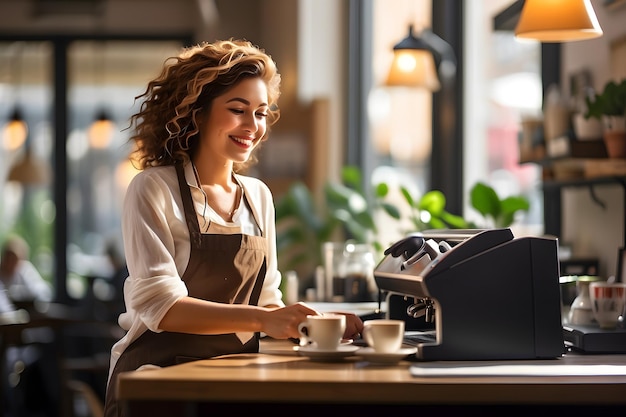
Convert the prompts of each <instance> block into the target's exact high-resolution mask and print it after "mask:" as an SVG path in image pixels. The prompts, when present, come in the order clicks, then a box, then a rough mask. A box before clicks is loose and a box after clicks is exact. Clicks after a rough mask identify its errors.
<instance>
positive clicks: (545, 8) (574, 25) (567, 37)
mask: <svg viewBox="0 0 626 417" xmlns="http://www.w3.org/2000/svg"><path fill="white" fill-rule="evenodd" d="M515 36H516V37H517V38H521V39H534V40H538V41H541V42H569V41H577V40H584V39H592V38H597V37H599V36H602V28H600V24H599V23H598V18H597V17H596V13H595V11H594V10H593V6H592V5H591V1H590V0H526V1H525V3H524V7H523V9H522V13H521V16H520V20H519V22H518V24H517V27H516V28H515Z"/></svg>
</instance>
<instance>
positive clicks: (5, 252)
mask: <svg viewBox="0 0 626 417" xmlns="http://www.w3.org/2000/svg"><path fill="white" fill-rule="evenodd" d="M0 256H1V257H0V281H2V284H3V285H4V288H5V289H6V290H7V294H8V296H9V298H10V299H11V300H12V301H13V302H32V301H51V300H52V287H51V286H50V284H49V283H48V282H47V281H46V280H45V279H43V277H42V276H41V274H40V273H39V271H37V268H35V266H34V265H33V264H32V263H31V262H30V260H29V256H30V248H29V246H28V243H26V241H25V240H24V239H22V238H21V237H19V236H17V235H12V236H9V237H8V238H7V239H6V240H5V242H4V244H3V245H2V253H1V254H0Z"/></svg>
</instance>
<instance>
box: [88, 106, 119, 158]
mask: <svg viewBox="0 0 626 417" xmlns="http://www.w3.org/2000/svg"><path fill="white" fill-rule="evenodd" d="M114 127H115V124H114V123H113V121H112V120H111V118H110V117H109V116H108V115H107V113H106V112H105V111H104V110H103V111H101V112H100V113H98V116H97V117H96V119H95V120H94V122H93V123H92V124H91V126H90V127H89V144H90V145H91V146H92V147H93V148H96V149H106V148H107V147H108V146H109V144H110V143H111V138H112V137H113V128H114Z"/></svg>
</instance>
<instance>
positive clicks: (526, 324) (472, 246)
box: [374, 228, 565, 361]
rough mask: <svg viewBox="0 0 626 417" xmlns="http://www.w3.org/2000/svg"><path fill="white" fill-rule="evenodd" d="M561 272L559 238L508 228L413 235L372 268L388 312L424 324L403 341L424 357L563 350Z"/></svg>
mask: <svg viewBox="0 0 626 417" xmlns="http://www.w3.org/2000/svg"><path fill="white" fill-rule="evenodd" d="M559 275H560V274H559V262H558V241H557V239H556V238H544V237H541V238H539V237H520V238H515V237H514V236H513V233H512V231H511V230H510V229H508V228H504V229H463V230H454V229H449V230H448V229H445V230H430V231H424V232H421V233H415V234H412V235H410V236H407V237H406V238H403V239H401V240H400V241H398V242H396V243H395V244H393V245H392V246H391V247H389V248H388V249H387V250H386V251H385V257H384V258H383V260H382V261H381V262H380V263H379V264H378V266H377V267H376V268H375V270H374V278H375V281H376V284H377V285H378V288H379V290H380V291H381V292H382V294H384V296H385V298H386V301H387V310H388V311H387V318H392V319H403V320H405V321H407V324H409V323H412V321H418V322H420V321H421V323H423V324H424V325H423V326H422V327H423V328H422V329H413V328H412V327H411V326H410V325H407V329H413V330H407V332H406V336H405V343H409V344H412V345H415V346H417V353H416V355H415V359H417V360H427V361H430V360H508V359H549V358H556V357H559V356H561V355H562V354H563V353H565V344H564V341H563V333H562V325H561V301H560V289H559ZM398 305H400V307H401V308H398ZM418 327H419V326H418Z"/></svg>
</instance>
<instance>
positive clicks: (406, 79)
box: [386, 25, 441, 91]
mask: <svg viewBox="0 0 626 417" xmlns="http://www.w3.org/2000/svg"><path fill="white" fill-rule="evenodd" d="M393 55H394V57H393V62H392V64H391V68H390V70H389V74H388V76H387V81H386V85H387V86H403V87H420V88H426V89H428V90H430V91H437V90H439V88H440V87H441V85H440V83H439V78H438V77H437V70H436V68H435V60H434V57H433V52H432V50H431V49H430V47H429V45H428V44H427V43H426V42H424V40H422V39H420V38H418V37H416V36H415V35H414V34H413V25H410V26H409V34H408V36H407V37H406V38H404V39H403V40H401V41H400V42H399V43H398V44H396V45H395V46H394V47H393Z"/></svg>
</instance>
